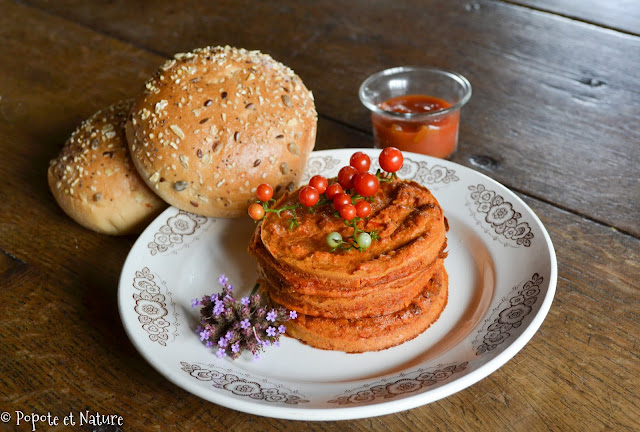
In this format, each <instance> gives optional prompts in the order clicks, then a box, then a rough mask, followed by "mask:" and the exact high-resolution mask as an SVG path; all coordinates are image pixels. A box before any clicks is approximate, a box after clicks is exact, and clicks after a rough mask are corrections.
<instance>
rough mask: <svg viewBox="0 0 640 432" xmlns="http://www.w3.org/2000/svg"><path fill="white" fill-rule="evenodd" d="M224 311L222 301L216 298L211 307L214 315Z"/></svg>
mask: <svg viewBox="0 0 640 432" xmlns="http://www.w3.org/2000/svg"><path fill="white" fill-rule="evenodd" d="M223 312H224V303H223V302H221V301H220V300H216V304H215V306H214V307H213V313H214V314H215V315H220V314H222V313H223Z"/></svg>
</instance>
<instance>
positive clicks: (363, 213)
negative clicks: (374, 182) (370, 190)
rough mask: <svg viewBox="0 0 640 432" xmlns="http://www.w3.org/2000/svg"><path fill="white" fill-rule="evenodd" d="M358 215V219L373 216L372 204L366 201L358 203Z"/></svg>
mask: <svg viewBox="0 0 640 432" xmlns="http://www.w3.org/2000/svg"><path fill="white" fill-rule="evenodd" d="M356 214H357V215H358V217H361V218H366V217H367V216H369V215H370V214H371V204H369V203H368V202H366V201H365V200H362V201H358V202H357V203H356Z"/></svg>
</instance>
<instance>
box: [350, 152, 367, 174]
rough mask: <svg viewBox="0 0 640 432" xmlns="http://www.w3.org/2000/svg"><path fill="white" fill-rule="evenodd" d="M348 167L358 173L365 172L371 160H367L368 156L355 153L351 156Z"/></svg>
mask: <svg viewBox="0 0 640 432" xmlns="http://www.w3.org/2000/svg"><path fill="white" fill-rule="evenodd" d="M349 165H351V166H352V167H354V168H355V169H357V170H358V171H359V172H367V171H369V167H370V166H371V159H369V156H367V155H366V154H365V153H362V152H355V153H354V154H353V155H351V159H350V160H349Z"/></svg>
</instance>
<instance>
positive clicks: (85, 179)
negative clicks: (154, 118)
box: [47, 101, 166, 235]
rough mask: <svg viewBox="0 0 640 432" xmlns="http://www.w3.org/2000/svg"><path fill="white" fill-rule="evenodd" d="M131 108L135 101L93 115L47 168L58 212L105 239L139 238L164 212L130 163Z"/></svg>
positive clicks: (82, 124)
mask: <svg viewBox="0 0 640 432" xmlns="http://www.w3.org/2000/svg"><path fill="white" fill-rule="evenodd" d="M130 108H131V101H122V102H118V103H116V104H114V105H111V106H109V107H108V108H106V109H103V110H101V111H98V112H97V113H95V114H94V115H92V116H91V117H90V118H88V119H87V120H85V121H84V122H82V123H81V124H80V126H78V128H77V129H76V130H75V131H74V132H73V133H72V134H71V137H69V139H68V140H67V142H66V143H65V145H64V147H63V148H62V150H61V152H60V154H59V155H58V157H57V158H55V159H53V160H51V162H50V163H49V170H48V175H47V177H48V181H49V187H50V188H51V192H52V193H53V196H54V197H55V199H56V201H57V202H58V204H59V205H60V207H61V208H62V209H63V210H64V211H65V212H66V213H67V214H68V215H69V216H70V217H71V218H72V219H73V220H75V221H76V222H78V223H79V224H80V225H82V226H84V227H86V228H89V229H91V230H94V231H97V232H100V233H104V234H112V235H121V234H130V233H136V232H140V231H142V229H143V228H144V227H145V226H146V225H147V224H148V223H149V222H150V221H151V220H153V218H154V217H155V216H157V215H158V213H160V211H162V210H163V209H164V208H165V207H166V203H164V201H162V200H161V199H160V198H159V197H158V196H157V195H156V194H155V193H154V192H153V191H151V189H149V188H148V187H147V185H146V184H145V183H144V182H143V181H142V178H140V175H139V174H138V172H137V171H136V169H135V167H134V166H133V163H132V161H131V157H130V155H129V148H128V146H127V143H126V139H125V132H124V125H125V122H126V119H127V115H128V114H129V111H130Z"/></svg>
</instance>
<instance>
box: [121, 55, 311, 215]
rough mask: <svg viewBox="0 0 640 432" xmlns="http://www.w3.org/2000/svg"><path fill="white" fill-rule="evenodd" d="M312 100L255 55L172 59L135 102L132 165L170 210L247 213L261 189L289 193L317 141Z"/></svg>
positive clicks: (288, 73)
mask: <svg viewBox="0 0 640 432" xmlns="http://www.w3.org/2000/svg"><path fill="white" fill-rule="evenodd" d="M316 124H317V115H316V111H315V105H314V102H313V96H312V94H311V92H310V91H309V90H307V88H306V87H305V86H304V84H303V83H302V80H301V79H300V78H299V77H298V76H297V75H296V74H295V73H294V72H293V71H292V70H291V69H289V68H288V67H286V66H284V65H283V64H281V63H278V62H276V61H275V60H273V59H272V58H271V57H270V56H268V55H266V54H262V53H260V52H258V51H247V50H244V49H236V48H231V47H228V46H227V47H215V48H214V47H208V48H202V49H196V50H194V51H192V52H190V53H182V54H176V55H175V58H174V59H172V60H169V61H167V62H166V63H165V64H164V65H162V67H161V68H160V69H159V70H158V71H157V72H156V73H155V74H154V75H153V77H151V78H150V79H149V80H148V81H147V83H146V86H145V90H144V92H143V94H142V95H141V96H140V97H139V98H138V99H137V100H136V101H135V102H134V105H133V108H132V110H131V114H130V116H129V119H128V121H127V126H126V131H127V139H128V141H129V146H130V149H131V155H132V158H133V161H134V163H135V165H136V168H137V169H138V171H139V172H140V174H141V175H142V177H143V179H144V180H145V181H146V182H147V184H148V185H149V186H150V187H151V188H153V189H154V190H155V191H156V193H157V194H158V195H160V196H161V197H162V198H163V199H164V200H165V201H167V202H168V203H170V204H172V205H174V206H176V207H178V208H180V209H183V210H187V211H190V212H193V213H198V214H201V215H205V216H216V217H235V216H240V215H244V214H246V213H245V212H246V209H247V207H248V206H249V204H250V203H251V202H253V201H255V191H256V188H257V186H258V185H259V184H261V183H269V184H271V185H272V186H273V187H274V189H275V190H276V193H277V194H278V193H283V192H284V191H285V189H287V188H288V189H291V190H292V189H293V188H294V187H295V186H296V185H297V183H298V180H299V179H300V177H301V175H302V173H303V170H304V166H305V164H306V161H307V157H308V156H309V153H310V152H311V151H312V149H313V147H314V144H315V138H316Z"/></svg>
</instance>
